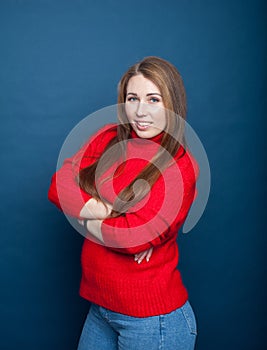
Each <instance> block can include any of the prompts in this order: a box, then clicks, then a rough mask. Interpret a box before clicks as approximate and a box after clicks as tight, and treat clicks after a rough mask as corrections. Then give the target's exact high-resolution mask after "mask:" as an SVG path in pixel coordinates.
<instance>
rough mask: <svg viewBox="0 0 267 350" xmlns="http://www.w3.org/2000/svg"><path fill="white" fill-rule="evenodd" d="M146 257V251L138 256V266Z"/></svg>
mask: <svg viewBox="0 0 267 350" xmlns="http://www.w3.org/2000/svg"><path fill="white" fill-rule="evenodd" d="M146 255H147V250H145V251H144V252H142V254H141V255H140V256H139V258H138V260H137V262H138V264H140V263H141V262H142V261H143V260H144V258H145V257H146Z"/></svg>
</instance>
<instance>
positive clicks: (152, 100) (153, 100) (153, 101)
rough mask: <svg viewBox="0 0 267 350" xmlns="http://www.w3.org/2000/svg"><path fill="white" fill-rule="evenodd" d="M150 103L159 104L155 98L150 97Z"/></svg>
mask: <svg viewBox="0 0 267 350" xmlns="http://www.w3.org/2000/svg"><path fill="white" fill-rule="evenodd" d="M150 101H151V102H152V103H157V102H159V99H158V98H157V97H151V99H150Z"/></svg>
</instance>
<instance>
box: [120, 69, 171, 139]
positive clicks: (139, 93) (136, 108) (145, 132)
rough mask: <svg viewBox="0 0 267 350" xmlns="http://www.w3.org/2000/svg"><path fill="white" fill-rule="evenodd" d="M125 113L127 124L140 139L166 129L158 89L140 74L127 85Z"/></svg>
mask: <svg viewBox="0 0 267 350" xmlns="http://www.w3.org/2000/svg"><path fill="white" fill-rule="evenodd" d="M125 111H126V115H127V118H128V121H129V123H131V125H132V127H133V129H134V131H135V132H136V133H137V135H138V136H139V137H141V138H145V139H148V138H151V137H154V136H157V135H158V134H160V133H161V132H162V131H163V130H164V129H165V127H166V114H165V110H164V105H163V101H162V95H161V93H160V91H159V89H158V87H157V86H156V85H155V84H154V83H152V81H151V80H149V79H147V78H145V77H144V76H143V75H142V74H138V75H135V76H133V77H132V78H131V79H130V80H129V82H128V85H127V94H126V101H125Z"/></svg>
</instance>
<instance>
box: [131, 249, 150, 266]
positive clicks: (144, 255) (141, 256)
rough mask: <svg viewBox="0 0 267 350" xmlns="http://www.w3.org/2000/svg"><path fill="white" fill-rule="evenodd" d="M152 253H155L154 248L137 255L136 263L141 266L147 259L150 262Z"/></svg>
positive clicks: (135, 256) (135, 257)
mask: <svg viewBox="0 0 267 350" xmlns="http://www.w3.org/2000/svg"><path fill="white" fill-rule="evenodd" d="M152 253H153V247H151V248H149V249H147V250H144V251H143V252H140V253H138V254H135V255H134V261H136V262H137V263H138V264H140V263H141V262H142V261H143V260H144V259H145V258H146V261H147V262H149V260H150V258H151V255H152Z"/></svg>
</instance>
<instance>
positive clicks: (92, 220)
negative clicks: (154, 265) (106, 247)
mask: <svg viewBox="0 0 267 350" xmlns="http://www.w3.org/2000/svg"><path fill="white" fill-rule="evenodd" d="M112 209H113V207H112V205H111V204H109V203H105V204H104V203H103V202H101V201H97V200H96V199H95V198H91V199H89V200H88V201H87V202H86V203H85V205H84V206H83V208H82V210H81V211H80V215H79V216H80V218H83V219H78V222H79V224H80V225H82V226H86V227H85V229H86V230H88V231H89V232H90V234H92V235H93V236H94V237H95V238H97V239H98V240H99V241H100V242H102V243H104V240H103V236H102V232H101V225H102V222H103V220H104V219H106V218H107V217H108V216H109V215H110V213H111V211H112ZM152 252H153V247H151V248H149V249H146V250H144V251H142V252H140V253H138V254H135V255H134V260H135V261H137V263H138V264H140V263H141V262H142V261H143V260H144V259H145V258H146V261H147V262H148V261H149V259H150V258H151V255H152Z"/></svg>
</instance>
